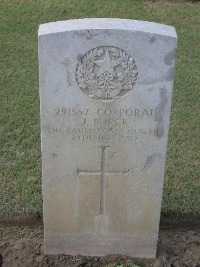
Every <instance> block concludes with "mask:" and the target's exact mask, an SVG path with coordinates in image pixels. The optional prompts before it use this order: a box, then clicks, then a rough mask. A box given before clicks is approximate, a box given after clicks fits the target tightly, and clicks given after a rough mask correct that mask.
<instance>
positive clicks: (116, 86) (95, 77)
mask: <svg viewBox="0 0 200 267" xmlns="http://www.w3.org/2000/svg"><path fill="white" fill-rule="evenodd" d="M137 77H138V72H137V66H136V64H135V61H134V60H133V58H132V57H131V56H130V55H129V54H128V53H127V52H125V51H124V50H122V49H120V48H117V47H113V46H103V47H97V48H94V49H92V50H90V51H89V52H87V53H86V54H85V55H84V56H83V57H82V58H81V60H80V61H79V63H78V65H77V68H76V80H77V83H78V86H79V88H80V89H81V90H82V91H83V92H84V93H85V94H87V95H89V96H90V97H91V98H94V99H97V100H101V101H112V100H116V99H120V98H121V97H123V96H124V95H126V94H128V93H129V92H130V91H131V90H132V89H133V86H134V85H135V83H136V81H137Z"/></svg>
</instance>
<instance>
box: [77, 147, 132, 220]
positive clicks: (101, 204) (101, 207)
mask: <svg viewBox="0 0 200 267" xmlns="http://www.w3.org/2000/svg"><path fill="white" fill-rule="evenodd" d="M108 147H109V146H100V148H101V170H100V171H95V170H79V169H77V176H79V175H81V174H88V175H100V178H101V183H100V200H99V215H104V211H105V210H104V209H105V207H104V200H105V197H104V194H105V193H104V192H105V179H106V175H107V174H109V175H129V173H130V170H125V171H121V172H120V171H106V160H107V154H106V150H107V148H108Z"/></svg>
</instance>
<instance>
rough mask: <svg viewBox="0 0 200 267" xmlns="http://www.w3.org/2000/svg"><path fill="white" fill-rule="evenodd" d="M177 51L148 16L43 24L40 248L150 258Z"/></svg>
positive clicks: (171, 36) (172, 36)
mask: <svg viewBox="0 0 200 267" xmlns="http://www.w3.org/2000/svg"><path fill="white" fill-rule="evenodd" d="M176 47H177V35H176V32H175V29H174V28H173V27H171V26H166V25H161V24H156V23H150V22H142V21H134V20H123V19H82V20H68V21H60V22H53V23H47V24H43V25H40V28H39V76H40V104H41V140H42V177H43V178H42V179H43V181H42V183H43V200H44V229H45V253H46V254H69V255H91V256H93V255H95V256H103V255H106V254H122V255H130V256H134V257H144V258H152V257H155V255H156V249H157V239H158V230H159V220H160V208H161V200H162V189H163V178H164V170H165V161H166V148H167V139H168V129H169V121H170V109H171V99H172V89H173V73H174V67H175V57H176Z"/></svg>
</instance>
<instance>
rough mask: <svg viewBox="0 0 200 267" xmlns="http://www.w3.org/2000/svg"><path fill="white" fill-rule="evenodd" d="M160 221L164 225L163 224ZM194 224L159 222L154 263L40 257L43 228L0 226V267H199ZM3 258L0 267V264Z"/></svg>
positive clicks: (199, 239) (198, 233)
mask: <svg viewBox="0 0 200 267" xmlns="http://www.w3.org/2000/svg"><path fill="white" fill-rule="evenodd" d="M163 220H164V221H165V222H163ZM198 222H199V221H198V220H193V223H192V221H191V222H190V221H189V222H188V223H186V222H184V220H183V221H182V222H181V221H180V227H179V226H178V220H173V221H172V220H171V223H170V220H169V219H166V218H164V219H162V224H161V227H160V228H161V230H160V232H159V243H158V255H157V258H156V259H154V260H145V259H133V258H130V257H124V256H120V255H112V256H111V255H108V256H106V257H102V258H100V257H81V256H77V257H74V256H66V255H59V256H44V252H43V249H44V245H43V226H42V223H41V221H40V222H38V223H37V224H35V223H34V224H33V225H28V226H27V225H23V224H21V225H18V226H16V225H12V224H8V223H7V224H5V222H4V223H1V225H0V254H1V256H2V257H1V256H0V267H1V266H2V267H15V266H16V267H33V266H36V267H51V266H52V267H54V266H59V267H64V266H70V267H100V266H109V267H114V266H116V264H124V265H126V266H131V264H133V263H135V264H137V265H139V266H140V267H149V266H152V267H200V225H199V224H198ZM2 258H3V265H2V263H1V261H2Z"/></svg>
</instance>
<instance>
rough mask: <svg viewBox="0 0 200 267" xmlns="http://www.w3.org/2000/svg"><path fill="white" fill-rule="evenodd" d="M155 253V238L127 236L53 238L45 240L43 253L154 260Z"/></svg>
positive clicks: (49, 236) (51, 236)
mask: <svg viewBox="0 0 200 267" xmlns="http://www.w3.org/2000/svg"><path fill="white" fill-rule="evenodd" d="M156 251H157V236H156V237H155V238H153V237H152V236H149V237H146V236H145V237H143V238H142V237H141V236H140V237H136V236H133V237H130V236H129V235H127V236H117V237H116V236H110V235H106V236H102V237H100V236H98V237H96V236H89V235H77V236H69V235H67V236H63V235H61V236H53V235H48V238H47V239H46V245H45V252H46V254H49V255H54V254H65V255H73V256H76V255H81V256H99V257H101V256H106V255H114V254H120V255H127V256H130V257H136V258H137V257H138V258H155V257H156Z"/></svg>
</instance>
